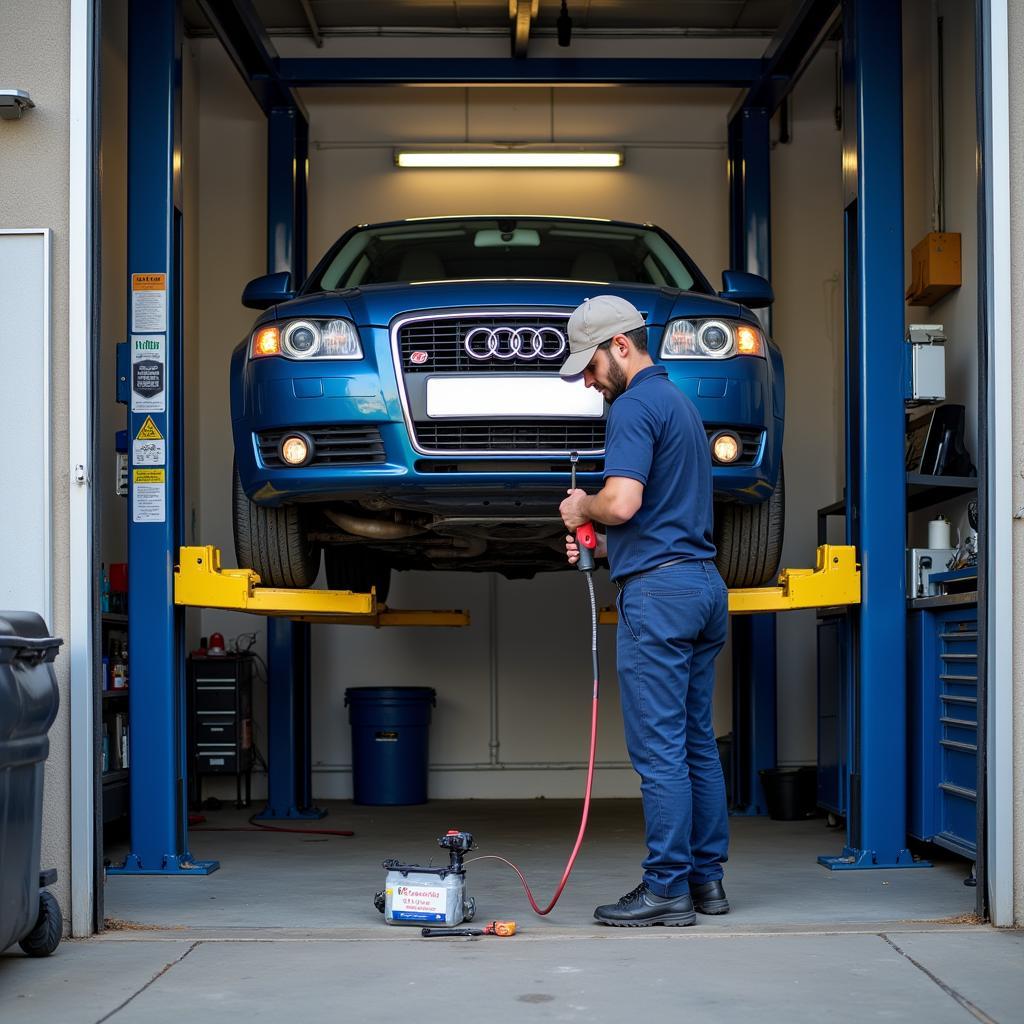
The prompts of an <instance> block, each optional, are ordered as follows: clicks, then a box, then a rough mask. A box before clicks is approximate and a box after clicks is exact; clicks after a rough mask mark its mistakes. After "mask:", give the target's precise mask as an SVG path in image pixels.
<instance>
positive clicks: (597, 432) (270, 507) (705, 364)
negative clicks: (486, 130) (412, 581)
mask: <svg viewBox="0 0 1024 1024" xmlns="http://www.w3.org/2000/svg"><path fill="white" fill-rule="evenodd" d="M722 278H723V290H722V291H721V292H716V290H715V289H714V288H713V287H712V286H711V284H710V283H709V282H708V280H707V279H706V278H705V277H704V275H703V274H702V273H701V271H700V270H699V269H698V268H697V266H696V264H695V263H694V262H693V260H692V259H690V257H689V256H688V255H687V254H686V252H685V251H684V250H683V249H682V248H681V247H680V246H679V245H678V244H677V243H676V242H675V241H674V240H673V239H672V238H671V237H670V236H669V235H668V234H667V233H666V232H664V231H662V230H661V229H660V228H657V227H654V226H652V225H649V224H631V223H625V222H619V221H610V220H597V219H584V218H571V217H547V216H545V217H523V216H514V217H513V216H509V217H504V216H493V217H438V218H427V219H417V220H405V221H396V222H390V223H385V224H373V225H360V226H359V227H355V228H353V229H352V230H350V231H348V232H347V233H346V234H344V235H342V237H341V238H340V239H339V240H338V241H337V242H336V243H335V244H334V245H333V246H332V247H331V249H330V250H329V251H328V252H327V254H326V255H325V256H324V257H323V259H322V260H321V261H320V263H319V264H318V265H317V267H316V269H315V270H314V271H313V273H312V274H311V275H310V276H309V279H308V280H307V281H306V282H305V283H304V284H302V285H301V287H298V288H297V289H296V288H295V286H294V284H293V282H292V280H291V277H290V275H289V274H288V273H277V274H270V275H267V276H265V277H260V278H257V279H256V280H254V281H251V282H249V284H248V285H247V286H246V288H245V291H244V293H243V296H242V302H243V304H245V305H246V306H248V307H251V308H255V309H261V310H263V311H264V312H263V314H262V315H261V316H260V317H259V319H258V320H257V321H256V323H255V325H254V326H253V329H252V331H251V332H250V333H249V334H248V335H247V336H246V337H245V339H244V340H243V341H242V342H241V343H240V344H239V345H238V347H237V348H236V349H235V350H234V353H233V355H232V360H231V416H232V429H233V433H234V448H235V466H234V498H233V506H234V536H235V550H236V554H237V557H238V563H239V565H241V566H245V567H249V568H252V569H255V570H256V571H257V572H258V573H259V574H260V576H261V578H262V580H263V582H264V583H265V584H268V585H272V586H282V587H308V586H311V585H312V584H313V583H314V582H315V580H316V578H317V576H318V574H319V570H320V563H321V553H322V554H323V561H324V568H325V573H326V580H327V584H328V586H329V587H331V588H333V589H347V590H357V591H365V590H369V589H370V587H371V586H373V587H376V589H377V594H378V598H379V599H382V600H383V599H386V595H387V592H388V585H389V582H390V576H391V571H392V570H393V569H398V570H402V569H429V568H433V569H463V570H477V571H496V572H500V573H502V574H504V575H505V576H507V577H509V578H529V577H531V576H532V575H533V574H534V573H536V572H538V571H541V570H548V569H559V568H564V567H565V565H566V562H565V553H564V546H563V540H564V529H563V527H562V525H561V522H560V521H559V518H558V503H559V501H560V500H561V498H562V496H563V495H564V494H565V491H566V487H567V484H568V482H569V470H570V458H571V455H572V453H574V452H575V453H578V464H577V482H578V485H579V486H582V487H585V488H588V489H590V490H595V489H597V488H599V487H600V482H601V470H602V465H603V454H604V442H605V423H606V417H607V407H606V406H605V404H604V400H603V399H602V397H601V396H600V394H599V393H598V392H597V391H595V390H592V389H588V388H586V387H585V386H584V384H583V381H582V380H573V381H564V380H562V379H561V378H560V377H559V375H558V369H559V366H560V365H561V363H562V362H563V361H564V359H565V357H566V353H567V341H566V333H565V332H566V323H567V320H568V317H569V314H570V313H571V312H572V310H573V309H574V308H575V307H576V306H577V305H578V304H579V303H580V302H582V301H583V300H584V299H585V298H587V297H588V296H591V295H595V294H599V293H602V292H613V293H615V294H617V295H621V296H623V297H624V298H626V299H628V300H629V301H630V302H632V303H633V304H634V305H635V306H636V307H637V308H638V309H639V310H640V311H641V312H642V314H643V316H644V318H645V319H646V321H647V325H648V336H649V343H648V347H649V351H650V353H651V355H652V357H653V358H654V359H655V360H656V361H657V362H659V363H662V364H663V365H665V366H666V367H667V368H668V372H669V376H670V377H671V379H672V380H673V381H674V382H675V384H676V385H677V386H678V387H679V388H681V389H682V390H683V391H684V392H685V393H686V394H687V395H688V396H689V397H690V398H691V399H692V400H693V402H694V403H695V404H696V406H697V408H698V410H699V411H700V414H701V416H702V418H703V420H704V424H705V429H706V431H707V437H708V445H709V446H710V449H711V453H712V465H713V470H712V472H713V476H714V491H715V541H716V544H717V545H718V563H719V567H720V569H721V571H722V575H723V577H724V578H725V580H726V582H727V583H728V585H729V586H732V587H745V586H757V585H760V584H763V583H765V582H767V581H769V580H771V579H772V577H773V576H774V575H775V574H776V572H777V569H778V563H779V557H780V554H781V548H782V535H783V520H784V509H785V484H784V480H783V469H782V435H783V418H784V403H785V388H784V377H783V363H782V355H781V353H780V351H779V349H778V346H777V345H776V344H775V343H774V341H773V340H772V339H771V338H769V337H768V336H767V334H766V333H765V331H764V329H763V327H762V324H761V322H760V320H759V319H758V317H757V316H756V315H755V314H754V313H753V312H751V310H752V309H755V308H763V307H766V306H768V305H770V304H771V302H772V301H773V296H772V290H771V287H770V285H769V284H768V282H767V281H765V280H764V279H763V278H760V277H756V276H755V275H752V274H747V273H743V272H739V271H725V272H724V273H723V275H722Z"/></svg>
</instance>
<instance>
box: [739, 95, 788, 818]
mask: <svg viewBox="0 0 1024 1024" xmlns="http://www.w3.org/2000/svg"><path fill="white" fill-rule="evenodd" d="M770 121H771V112H770V111H769V110H767V109H765V108H764V107H753V108H748V107H743V108H741V109H740V110H739V111H737V113H736V114H735V115H734V116H733V118H732V119H731V120H730V122H729V266H730V267H731V268H732V269H734V270H747V271H749V272H750V273H752V274H760V275H761V276H762V277H766V278H771V162H770V147H769V136H768V129H769V124H770ZM731 626H732V722H733V726H732V729H733V751H732V758H733V761H732V768H733V771H732V792H731V793H730V794H729V800H730V808H731V810H732V813H733V814H764V813H765V812H766V805H765V800H764V794H763V792H762V789H761V780H760V776H759V775H758V772H759V771H760V770H761V769H762V768H774V767H775V765H776V761H777V751H776V719H777V704H776V642H775V616H774V615H772V614H767V615H735V616H733V617H732V620H731Z"/></svg>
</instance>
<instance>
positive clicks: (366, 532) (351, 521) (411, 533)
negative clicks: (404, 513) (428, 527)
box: [324, 509, 424, 540]
mask: <svg viewBox="0 0 1024 1024" xmlns="http://www.w3.org/2000/svg"><path fill="white" fill-rule="evenodd" d="M324 515H325V516H327V518H328V519H330V521H331V522H332V523H334V525H335V526H339V527H341V529H343V530H344V531H345V532H346V533H351V534H352V535H353V536H355V537H366V538H367V539H368V540H404V539H405V538H406V537H415V536H416V535H417V534H420V533H423V532H424V530H423V527H422V526H410V525H408V524H407V523H389V522H388V521H387V520H384V519H364V518H362V517H360V516H350V515H347V514H346V513H344V512H334V511H331V510H329V509H325V510H324Z"/></svg>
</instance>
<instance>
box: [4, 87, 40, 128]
mask: <svg viewBox="0 0 1024 1024" xmlns="http://www.w3.org/2000/svg"><path fill="white" fill-rule="evenodd" d="M34 106H35V104H34V103H33V102H32V97H31V96H29V94H28V93H27V92H25V91H24V89H0V118H2V119H3V120H4V121H17V120H18V119H19V118H20V117H21V115H22V114H23V113H24V112H25V111H26V110H30V109H31V108H32V107H34Z"/></svg>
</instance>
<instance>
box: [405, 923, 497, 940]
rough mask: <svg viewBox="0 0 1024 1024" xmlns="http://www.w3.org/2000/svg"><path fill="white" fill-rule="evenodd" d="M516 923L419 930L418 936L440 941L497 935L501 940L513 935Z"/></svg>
mask: <svg viewBox="0 0 1024 1024" xmlns="http://www.w3.org/2000/svg"><path fill="white" fill-rule="evenodd" d="M515 933H516V923H515V921H491V923H490V924H485V925H484V926H483V928H421V929H420V935H422V936H423V937H424V938H425V939H441V938H444V937H445V936H447V935H467V936H473V935H498V936H500V937H501V938H503V939H504V938H507V937H508V936H510V935H515Z"/></svg>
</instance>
